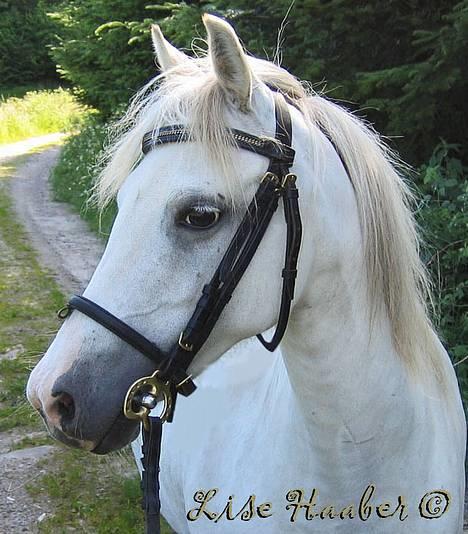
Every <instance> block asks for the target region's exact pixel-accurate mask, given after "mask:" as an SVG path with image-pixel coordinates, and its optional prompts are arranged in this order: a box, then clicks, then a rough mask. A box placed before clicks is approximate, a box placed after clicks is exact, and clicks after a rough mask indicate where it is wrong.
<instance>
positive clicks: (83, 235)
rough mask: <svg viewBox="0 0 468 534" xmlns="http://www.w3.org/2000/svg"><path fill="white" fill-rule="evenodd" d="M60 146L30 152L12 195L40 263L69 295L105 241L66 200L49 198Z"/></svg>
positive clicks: (77, 288)
mask: <svg viewBox="0 0 468 534" xmlns="http://www.w3.org/2000/svg"><path fill="white" fill-rule="evenodd" d="M59 150H60V149H59V148H56V147H55V148H49V149H47V150H45V151H44V152H41V153H39V154H34V155H32V156H30V157H29V158H28V159H27V161H26V163H25V164H24V165H22V166H21V168H20V169H19V170H18V172H17V174H16V176H15V177H14V179H13V180H12V183H11V195H12V198H13V200H14V206H15V209H16V212H17V214H18V217H19V220H20V222H21V223H22V224H23V225H24V227H25V228H26V230H27V232H28V234H29V236H30V239H31V242H32V244H33V246H34V248H35V249H36V251H37V252H38V254H39V260H40V262H41V264H42V265H43V266H45V267H47V268H48V269H49V270H50V271H51V272H52V273H53V274H54V276H55V278H56V280H57V282H58V283H59V285H60V286H61V288H62V290H63V291H64V293H65V294H66V295H68V294H70V293H72V292H75V293H76V292H80V291H81V290H82V289H83V288H84V287H85V286H86V284H87V283H88V281H89V279H90V278H91V275H92V274H93V272H94V270H95V268H96V265H97V264H98V261H99V258H100V257H101V255H102V252H103V248H104V245H103V241H102V240H100V239H99V238H98V237H96V236H95V235H94V234H92V233H91V232H90V231H89V229H88V227H87V225H86V223H85V222H84V221H83V220H82V219H80V217H79V216H78V215H77V214H76V213H75V212H73V211H72V210H71V209H70V208H69V206H68V205H67V204H64V203H60V202H54V201H53V200H52V193H51V190H50V185H49V182H48V177H49V173H50V170H51V169H52V167H53V166H54V165H55V163H56V162H57V158H58V155H59Z"/></svg>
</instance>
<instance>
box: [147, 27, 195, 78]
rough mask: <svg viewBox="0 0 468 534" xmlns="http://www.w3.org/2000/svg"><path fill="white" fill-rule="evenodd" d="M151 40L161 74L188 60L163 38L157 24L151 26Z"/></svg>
mask: <svg viewBox="0 0 468 534" xmlns="http://www.w3.org/2000/svg"><path fill="white" fill-rule="evenodd" d="M151 38H152V40H153V47H154V52H155V54H156V61H157V62H158V65H159V66H160V68H161V70H162V71H163V72H164V71H166V70H168V69H170V68H172V67H175V66H176V65H180V64H181V63H183V62H184V61H187V60H188V57H187V56H186V55H185V54H184V53H183V52H181V51H180V50H177V48H176V47H175V46H172V45H171V43H170V42H169V41H167V40H166V39H165V38H164V35H163V33H162V31H161V28H160V27H159V26H158V25H157V24H152V25H151Z"/></svg>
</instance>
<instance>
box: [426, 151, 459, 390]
mask: <svg viewBox="0 0 468 534" xmlns="http://www.w3.org/2000/svg"><path fill="white" fill-rule="evenodd" d="M458 152H459V150H458V147H457V146H455V145H449V144H447V143H444V142H442V143H441V144H440V145H438V146H437V147H436V148H435V150H434V152H433V154H432V157H431V158H430V160H429V162H428V163H427V164H426V165H423V166H422V167H421V172H420V177H421V180H422V185H421V192H422V193H423V195H424V197H423V205H422V208H421V209H420V210H419V211H418V213H417V217H418V220H419V223H420V225H421V226H422V228H423V231H424V234H425V237H426V241H427V243H428V246H427V248H426V250H425V255H426V264H427V266H428V268H429V269H430V271H431V274H432V278H433V280H434V281H435V299H436V301H435V305H436V310H435V312H436V313H435V315H436V318H435V319H436V323H437V324H438V327H439V332H440V334H441V336H442V340H443V342H444V344H445V346H446V348H447V349H448V351H449V353H450V355H451V356H452V360H453V362H454V363H455V365H456V369H457V371H458V377H459V380H460V382H461V385H462V390H463V392H464V396H465V400H466V401H468V365H466V364H465V365H464V366H463V365H460V366H457V362H461V360H462V359H463V358H465V357H466V356H467V355H468V313H467V310H468V234H467V229H468V182H467V180H466V175H467V173H468V168H467V167H464V166H463V165H462V163H461V161H460V160H459V159H458V157H457V155H458Z"/></svg>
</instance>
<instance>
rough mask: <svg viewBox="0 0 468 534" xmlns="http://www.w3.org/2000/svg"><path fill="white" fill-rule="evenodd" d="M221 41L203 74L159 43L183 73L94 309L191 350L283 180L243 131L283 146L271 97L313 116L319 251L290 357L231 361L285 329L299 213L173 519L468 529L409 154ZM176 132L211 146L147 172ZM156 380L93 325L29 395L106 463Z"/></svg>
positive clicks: (237, 303) (55, 354)
mask: <svg viewBox="0 0 468 534" xmlns="http://www.w3.org/2000/svg"><path fill="white" fill-rule="evenodd" d="M204 24H205V26H206V29H207V31H208V38H209V53H208V56H207V57H206V58H199V59H189V58H187V57H186V56H185V55H184V54H183V53H181V52H180V51H178V50H176V49H175V48H174V47H172V46H171V45H170V44H169V43H168V42H167V41H166V40H165V39H164V38H163V36H162V34H161V32H160V31H159V29H158V28H157V27H155V28H153V40H154V46H155V49H156V54H157V58H158V60H159V63H160V65H161V68H162V70H163V71H164V72H163V74H162V75H161V76H159V77H158V78H156V79H155V80H153V82H152V83H151V84H148V85H147V86H146V87H145V88H144V89H143V91H142V92H141V93H140V94H139V95H138V96H137V98H136V100H135V101H134V103H133V105H132V106H131V107H130V109H129V111H128V113H127V115H126V117H125V118H124V119H123V121H122V123H121V124H120V127H121V130H120V134H121V135H120V138H119V139H118V140H117V141H116V142H115V143H114V145H113V147H112V148H111V151H110V154H109V159H108V162H107V166H106V168H105V170H104V171H103V173H102V175H101V177H100V180H99V183H98V185H97V194H98V196H99V198H100V201H101V203H102V204H105V203H106V202H108V201H109V200H110V199H111V198H113V197H114V196H115V195H117V201H118V205H119V212H118V215H117V218H116V221H115V224H114V227H113V230H112V233H111V236H110V239H109V242H108V245H107V248H106V251H105V253H104V255H103V258H102V260H101V262H100V264H99V266H98V268H97V269H96V272H95V274H94V276H93V278H92V280H91V282H90V283H89V286H88V287H87V289H86V291H85V296H87V297H89V298H90V299H92V300H94V301H96V302H97V303H98V304H100V305H102V306H103V307H105V308H107V309H108V310H109V311H110V312H112V313H114V314H115V315H117V316H118V317H120V318H122V319H123V320H125V321H126V322H128V323H129V324H131V325H132V326H134V327H135V328H137V329H138V330H140V331H141V332H142V333H143V334H145V335H146V336H148V337H150V338H151V339H152V340H153V341H154V342H156V343H157V344H158V345H159V346H160V347H162V348H163V349H164V350H167V349H168V348H169V347H170V346H171V345H172V344H173V343H174V341H176V339H177V334H178V333H179V332H180V331H181V330H182V328H183V326H184V324H185V323H186V321H187V319H188V318H189V316H190V315H191V312H192V310H193V309H194V306H195V303H196V301H197V299H198V297H199V294H200V289H201V287H202V285H203V284H204V283H205V282H206V281H208V280H209V278H210V276H211V274H212V272H213V270H214V269H215V267H216V266H217V264H218V263H219V261H220V259H221V256H222V254H223V251H224V250H225V249H226V247H227V244H228V243H229V241H230V238H231V237H232V235H233V232H234V231H235V228H236V226H237V224H238V222H239V218H240V216H241V215H242V213H243V211H244V209H245V205H246V200H249V199H250V198H251V197H252V195H253V193H254V191H255V190H256V188H257V186H258V182H259V179H260V178H261V176H262V175H263V173H264V172H265V170H266V168H267V164H268V162H267V160H266V158H264V157H262V156H259V155H256V154H253V153H251V152H248V151H245V150H241V149H234V148H231V147H230V146H229V144H228V143H227V142H226V139H225V137H226V133H225V132H226V130H225V128H226V126H228V127H234V128H239V129H242V130H244V131H247V132H251V133H253V134H255V135H257V136H268V137H270V138H272V137H274V132H275V118H274V98H273V92H272V90H271V89H270V88H271V87H274V88H276V90H277V91H279V92H281V93H283V94H286V95H288V97H289V99H290V100H293V101H294V104H295V105H294V106H291V105H289V111H290V114H291V116H292V121H293V147H294V149H295V151H296V159H295V163H294V167H293V171H294V173H295V174H297V176H298V182H297V183H298V188H299V191H300V207H301V212H302V218H303V227H304V237H303V243H302V250H301V255H300V258H299V266H298V269H299V275H298V276H299V277H298V284H297V290H296V299H295V301H294V306H293V310H292V314H291V318H290V323H289V327H288V330H287V332H286V335H285V337H284V339H283V341H282V343H281V346H280V348H281V350H280V351H277V352H276V353H274V354H269V353H267V352H266V351H265V350H264V349H263V348H262V347H261V346H260V345H259V344H258V345H254V344H253V342H252V341H247V342H244V343H243V344H241V345H239V346H238V347H237V348H235V349H234V350H233V351H230V352H228V353H227V354H225V353H226V352H227V351H228V350H229V349H231V348H232V347H233V346H234V345H235V344H236V343H238V342H239V341H241V340H246V339H248V338H251V337H252V336H254V335H255V334H257V333H259V332H264V331H266V330H267V329H269V328H271V327H272V326H273V325H274V324H275V322H276V319H277V311H278V306H279V300H280V289H281V268H282V261H283V247H284V241H285V239H284V235H285V226H284V220H283V219H284V217H283V214H282V213H281V209H280V210H279V211H278V213H276V214H275V215H274V217H273V220H272V223H271V225H270V227H269V229H268V231H267V233H266V235H265V237H264V239H263V241H262V243H261V245H260V247H259V249H258V251H257V253H256V255H255V257H254V259H253V261H252V263H251V265H250V267H249V268H248V270H247V272H246V274H245V276H244V277H243V279H242V280H241V282H240V284H239V286H238V288H237V289H236V291H235V293H234V295H233V298H232V300H231V302H230V303H229V304H228V306H227V307H226V309H225V310H224V312H223V314H222V316H221V319H220V321H219V322H218V324H217V325H216V327H215V329H214V330H213V332H212V335H211V336H210V338H209V339H208V341H207V343H206V344H205V345H204V347H203V349H202V350H201V352H200V353H199V354H198V355H197V357H196V359H195V361H194V362H193V364H192V366H191V367H190V372H191V373H192V374H193V376H194V377H198V378H199V380H198V385H199V387H198V390H197V391H196V392H195V393H194V394H193V395H192V396H190V397H189V398H187V399H185V398H181V399H180V400H179V401H178V404H177V408H176V414H175V420H174V422H173V423H171V424H166V425H165V428H164V440H163V449H162V460H161V486H162V490H161V496H162V512H163V514H164V515H165V517H166V518H167V519H168V521H169V523H170V524H171V525H172V526H173V528H174V529H175V530H176V531H177V532H178V533H185V532H200V533H204V534H205V533H208V532H213V533H221V532H222V533H236V532H240V533H248V532H255V533H268V534H271V533H278V534H279V533H285V532H319V533H328V532H352V533H355V532H366V533H391V534H395V533H398V532H410V533H412V534H413V533H421V534H427V533H428V532H437V533H443V534H451V533H457V532H461V529H462V520H463V498H464V455H465V437H466V426H465V418H464V413H463V409H462V404H461V400H460V395H459V390H458V385H457V381H456V378H455V374H454V372H453V368H452V366H451V363H450V360H449V358H448V356H447V353H446V352H445V350H444V349H443V347H442V345H441V343H440V342H439V340H438V338H437V336H436V335H435V333H434V330H433V328H432V326H431V323H430V321H429V319H428V316H427V312H426V308H425V304H424V302H425V288H426V286H427V282H426V278H425V274H424V269H423V267H422V265H421V262H420V260H419V257H418V249H417V235H416V231H415V226H414V222H413V219H412V216H411V213H410V211H409V208H408V199H409V194H408V191H407V189H406V187H405V185H404V183H403V181H402V179H401V178H400V176H399V175H398V174H397V172H396V171H395V166H394V164H393V163H392V159H391V155H390V154H389V152H388V151H387V150H386V149H385V148H384V147H383V145H382V144H381V142H380V141H379V139H378V137H377V136H376V134H375V133H373V132H372V131H371V130H370V129H369V128H368V127H366V126H365V125H364V124H363V123H362V122H361V121H360V120H358V119H357V118H355V117H353V116H352V115H351V114H349V113H348V112H346V111H345V110H343V109H341V108H340V107H338V106H336V105H334V104H332V103H331V102H329V101H327V100H326V99H324V98H322V97H320V96H317V95H315V94H312V93H311V92H308V91H307V90H306V89H304V87H303V86H302V85H301V84H300V83H299V82H298V81H297V80H296V79H295V78H294V77H293V76H292V75H290V74H289V73H288V72H286V71H285V70H283V69H281V68H280V67H278V66H276V65H273V64H272V63H268V62H265V61H261V60H258V59H254V58H251V57H248V56H247V55H246V54H245V53H244V51H243V49H242V47H241V45H240V44H239V41H238V38H237V36H236V35H235V33H234V31H233V30H232V28H231V27H230V26H229V25H228V24H227V23H225V22H224V21H222V20H220V19H218V18H215V17H212V16H205V17H204ZM168 124H185V125H187V127H190V128H191V129H192V131H193V135H194V139H195V141H194V142H191V143H183V144H171V145H164V146H161V147H158V148H156V149H155V150H153V151H151V152H150V153H149V154H148V155H147V156H146V157H144V158H143V159H142V158H141V148H140V147H141V141H142V136H143V134H144V133H145V132H147V131H149V130H152V129H154V128H156V129H157V128H159V127H162V126H164V125H168ZM323 132H325V133H326V135H324V133H323ZM328 138H330V139H331V140H332V141H333V143H331V142H330V141H329V139H328ZM335 147H336V148H335ZM337 150H338V151H339V152H340V154H341V156H342V158H343V161H344V162H345V165H346V167H347V170H346V169H345V166H344V165H343V163H342V161H341V160H340V157H339V155H338V153H337ZM223 354H224V356H222V357H221V355H223ZM220 357H221V358H220ZM217 360H218V361H217ZM151 370H152V367H151V363H150V362H149V360H147V359H146V358H145V357H144V356H142V355H141V354H139V353H137V352H136V351H134V350H133V349H131V348H129V347H128V346H126V345H125V343H124V342H123V341H121V340H120V339H118V338H117V337H115V336H114V335H113V334H111V333H110V332H109V331H107V330H105V329H104V328H103V327H101V326H100V325H98V324H97V323H95V322H93V321H92V320H91V319H89V318H88V317H86V316H84V315H82V314H80V313H78V312H76V313H73V314H72V315H71V317H70V318H69V319H67V320H66V322H65V323H64V325H63V326H62V328H61V329H60V331H59V333H58V335H57V337H56V338H55V340H54V342H53V343H52V345H51V346H50V348H49V350H48V351H47V353H46V355H45V356H44V358H43V359H42V360H41V361H40V362H39V364H38V365H37V367H36V368H35V369H34V371H33V373H32V374H31V377H30V380H29V383H28V397H29V399H30V401H31V403H32V404H33V405H34V406H35V407H36V408H37V409H39V410H40V411H41V413H42V414H43V417H44V419H45V421H46V423H47V425H48V427H49V429H50V431H51V432H52V434H53V435H55V436H56V437H58V438H59V439H61V440H62V441H65V442H66V443H69V444H72V445H75V446H79V447H82V448H85V449H88V450H91V451H94V452H96V453H105V452H107V451H109V450H111V449H115V448H119V447H122V446H124V445H125V444H127V443H129V442H130V441H131V440H133V439H134V438H135V437H136V434H137V432H138V429H137V427H136V425H135V424H134V423H132V422H130V421H128V420H126V419H125V418H124V417H123V415H122V402H123V397H124V395H125V392H126V390H127V388H128V386H129V385H130V384H131V383H132V381H133V380H135V379H136V378H139V377H140V376H144V375H145V374H148V373H149V372H150V371H151Z"/></svg>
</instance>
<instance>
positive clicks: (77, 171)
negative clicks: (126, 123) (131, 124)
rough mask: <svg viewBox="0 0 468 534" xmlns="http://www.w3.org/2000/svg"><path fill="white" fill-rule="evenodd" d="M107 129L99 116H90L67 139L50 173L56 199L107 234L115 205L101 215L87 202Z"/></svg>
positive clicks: (93, 227) (94, 228) (93, 226)
mask: <svg viewBox="0 0 468 534" xmlns="http://www.w3.org/2000/svg"><path fill="white" fill-rule="evenodd" d="M106 131H107V128H106V126H105V125H104V124H103V123H102V120H101V118H100V117H99V116H94V117H90V118H88V120H87V121H86V124H85V125H84V127H83V128H82V130H81V131H80V132H79V133H78V134H75V135H73V136H72V137H70V138H69V139H68V140H67V143H66V144H65V146H64V148H63V150H62V153H61V155H60V159H59V162H58V164H57V166H56V167H55V168H54V170H53V172H52V176H51V183H52V187H53V191H54V196H55V199H56V200H59V201H61V202H68V203H69V204H71V205H72V206H73V207H74V208H75V209H76V211H78V212H79V213H80V215H81V216H82V217H83V218H84V219H85V220H86V221H87V222H88V223H89V225H90V227H91V228H92V229H93V230H95V231H98V232H101V233H102V234H103V235H104V236H106V235H108V234H109V232H110V228H111V226H112V222H113V220H114V217H115V211H116V210H115V205H111V206H109V208H107V209H106V211H105V212H104V213H103V214H102V216H101V217H100V216H99V212H98V210H97V209H96V208H95V207H94V206H92V205H90V204H89V203H88V199H89V197H90V195H91V189H92V186H93V180H94V178H95V175H96V172H97V170H96V169H97V164H98V160H99V155H100V153H101V151H102V148H103V145H104V142H105V139H106Z"/></svg>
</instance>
